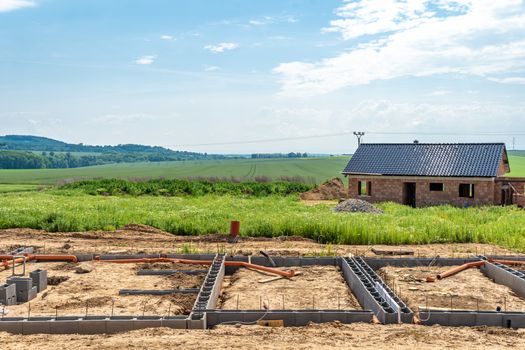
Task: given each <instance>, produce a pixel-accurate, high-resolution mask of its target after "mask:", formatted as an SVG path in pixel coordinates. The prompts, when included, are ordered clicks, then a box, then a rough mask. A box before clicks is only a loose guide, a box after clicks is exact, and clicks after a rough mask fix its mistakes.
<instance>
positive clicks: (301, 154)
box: [252, 152, 308, 159]
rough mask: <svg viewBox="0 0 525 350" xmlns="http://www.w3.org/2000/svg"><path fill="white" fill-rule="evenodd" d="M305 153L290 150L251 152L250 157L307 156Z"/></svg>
mask: <svg viewBox="0 0 525 350" xmlns="http://www.w3.org/2000/svg"><path fill="white" fill-rule="evenodd" d="M307 157H308V154H307V153H300V152H290V153H253V154H252V159H256V158H307Z"/></svg>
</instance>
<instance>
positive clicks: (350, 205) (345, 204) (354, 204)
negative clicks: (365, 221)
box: [334, 199, 383, 214]
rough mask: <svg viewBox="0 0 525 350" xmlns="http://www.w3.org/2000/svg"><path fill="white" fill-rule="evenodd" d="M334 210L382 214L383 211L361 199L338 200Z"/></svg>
mask: <svg viewBox="0 0 525 350" xmlns="http://www.w3.org/2000/svg"><path fill="white" fill-rule="evenodd" d="M334 211H336V212H351V213H372V214H383V211H382V210H381V209H379V208H377V207H376V206H374V205H372V204H370V203H368V202H367V201H364V200H361V199H347V200H344V201H342V202H340V203H339V204H338V205H337V206H336V207H335V208H334Z"/></svg>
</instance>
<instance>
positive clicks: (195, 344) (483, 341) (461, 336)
mask: <svg viewBox="0 0 525 350" xmlns="http://www.w3.org/2000/svg"><path fill="white" fill-rule="evenodd" d="M19 246H36V247H37V248H38V252H39V253H94V252H96V253H172V252H187V251H188V250H190V251H192V252H217V251H221V252H226V253H229V254H244V255H251V254H258V253H259V251H260V250H261V249H263V250H266V251H268V252H269V253H270V254H275V255H296V256H297V255H322V254H334V255H346V254H348V253H353V254H360V255H362V254H366V255H368V256H375V255H374V254H373V253H372V252H371V248H372V246H349V245H332V246H330V247H327V246H324V245H321V244H317V243H316V242H313V241H310V240H306V239H303V238H299V237H283V238H281V239H273V240H272V239H253V238H242V239H241V241H240V242H239V243H237V244H228V243H227V242H226V240H225V237H223V236H220V235H208V236H201V237H177V236H173V235H171V234H168V233H165V232H162V231H159V230H156V229H153V228H148V227H144V226H138V225H135V226H129V227H127V228H125V229H122V230H117V231H110V232H102V231H99V232H73V233H64V232H57V233H54V232H53V233H51V232H45V231H38V230H31V229H11V230H0V253H7V252H9V251H11V250H12V249H13V248H16V247H19ZM374 247H375V248H377V249H392V248H395V249H403V250H405V249H412V250H414V251H415V255H416V256H430V257H434V256H436V255H440V256H442V257H452V256H454V257H459V256H464V257H466V256H470V255H473V254H476V253H483V254H504V253H508V251H506V250H505V249H502V248H500V247H496V246H490V245H482V244H438V245H420V246H406V245H405V246H396V247H389V246H374ZM80 265H81V266H85V267H89V268H93V270H92V272H90V273H87V274H76V273H75V272H74V270H73V269H72V267H73V266H70V264H57V263H54V264H49V266H48V265H47V264H45V265H44V264H42V265H40V264H39V267H43V268H48V271H49V274H50V276H52V277H53V276H54V277H60V276H67V277H69V279H68V280H67V281H64V282H62V283H60V284H58V285H57V286H50V287H48V290H47V291H46V292H44V293H41V295H39V296H38V298H37V299H36V300H35V301H33V302H32V303H31V305H32V306H31V310H32V314H33V315H35V314H37V312H39V311H37V310H41V311H42V313H51V314H54V312H55V306H59V313H60V314H62V311H60V310H62V307H63V308H66V309H67V310H68V312H71V313H81V314H82V313H85V302H86V301H88V305H89V303H90V302H92V305H89V307H88V313H89V314H94V313H103V314H109V313H110V312H111V304H112V301H113V299H116V301H115V307H114V312H115V314H123V313H128V311H129V310H133V312H135V313H137V314H142V312H144V310H146V311H145V313H146V314H150V313H151V314H152V313H160V314H162V313H165V312H166V311H167V310H168V308H169V307H170V306H169V305H170V304H171V305H172V306H171V312H172V313H176V312H177V313H184V309H185V308H187V307H188V305H189V306H191V304H192V303H193V300H191V301H188V300H170V299H171V298H169V297H163V298H162V297H154V298H152V297H150V296H148V297H119V296H118V295H117V294H118V290H119V289H122V288H144V289H146V288H159V289H160V288H170V287H173V288H176V287H177V286H178V287H181V286H184V287H190V286H192V285H193V284H196V283H197V281H196V280H188V281H181V280H180V278H184V277H182V276H179V277H178V278H175V281H174V280H173V279H170V278H167V277H159V276H150V277H144V276H140V277H139V276H136V275H135V272H136V269H137V268H141V267H145V268H158V267H159V266H135V265H113V264H112V265H110V264H97V263H93V262H88V263H82V264H80ZM185 267H186V268H188V266H185ZM301 269H303V270H306V272H305V274H304V275H303V277H304V278H302V279H299V277H297V278H295V281H286V280H282V281H274V282H271V283H270V284H268V285H267V286H265V287H263V288H265V290H266V292H265V293H267V294H268V295H274V293H275V294H281V292H280V291H281V289H282V288H283V285H281V283H285V285H284V287H285V288H290V291H293V293H296V294H295V295H297V299H298V300H299V298H302V297H303V296H302V295H303V294H304V295H308V291H307V292H303V293H301V291H302V290H301V287H297V285H298V284H299V283H305V287H304V288H314V285H315V282H316V281H315V280H317V279H318V277H319V276H317V275H316V270H315V269H313V268H312V269H311V271H309V270H310V269H306V268H301ZM474 272H476V271H475V270H473V271H471V272H464V273H463V274H465V276H468V274H472V273H474ZM330 273H332V272H330ZM333 273H336V271H335V270H334V271H333ZM394 273H395V272H394ZM8 274H9V273H8V272H2V273H0V280H3V279H4V278H5V277H6V276H7V275H8ZM239 276H240V277H241V278H239V279H237V281H234V282H233V284H232V285H231V289H229V290H228V289H227V288H226V287H225V291H226V293H225V295H226V298H225V305H227V304H228V303H230V304H231V303H235V305H236V298H235V297H234V295H235V294H236V292H235V288H239V290H242V289H243V288H245V291H243V294H244V293H252V294H254V295H255V294H257V295H259V294H260V293H261V292H260V291H261V290H262V289H259V288H260V287H259V284H257V286H254V284H255V283H257V282H253V281H254V279H261V278H267V276H262V275H259V274H258V273H256V272H253V271H246V270H240V271H239ZM243 276H244V277H248V278H247V279H245V278H243ZM461 276H462V274H460V275H458V278H466V277H461ZM95 277H96V278H95ZM425 277H426V276H425ZM308 279H313V280H314V281H308ZM243 280H244V281H246V282H243ZM250 281H251V282H250ZM451 281H454V280H451ZM186 282H187V283H186ZM306 282H309V283H306ZM312 282H313V283H312ZM320 282H321V283H318V285H324V286H325V287H326V286H329V287H330V289H322V288H321V289H319V293H321V294H322V293H327V292H324V291H325V290H326V291H328V290H332V288H333V287H336V288H337V286H340V285H341V280H340V275H338V276H337V277H336V276H335V275H334V277H333V278H330V280H325V281H320ZM250 283H251V286H250V285H249V284H250ZM399 283H401V282H399ZM440 283H441V282H440ZM445 283H447V282H446V281H445ZM480 283H481V284H486V285H488V286H491V287H490V288H492V287H493V285H494V284H493V283H492V282H490V281H489V280H487V279H486V278H485V279H484V280H483V279H482V280H481V281H480ZM287 284H289V285H287ZM294 284H295V286H296V287H295V288H294ZM257 289H259V290H257ZM487 289H489V288H487ZM345 292H346V293H347V294H346V297H347V298H348V299H346V302H347V303H348V304H349V305H354V299H353V297H352V295H351V294H349V293H348V292H347V290H346V289H345ZM485 292H487V291H483V290H478V291H476V292H475V294H477V293H485ZM402 293H403V292H402ZM341 294H343V293H341ZM228 295H229V298H228ZM232 297H233V298H232ZM91 298H99V299H91ZM192 298H193V296H192ZM294 298H295V297H294ZM232 299H233V300H232ZM255 299H257V298H255ZM308 299H309V298H308ZM241 300H242V299H241ZM333 301H334V298H333V297H332V298H329V302H330V303H333ZM280 302H282V297H281V300H280V301H279V302H278V303H280ZM293 302H294V299H293V298H292V299H290V300H288V299H287V298H286V299H285V305H286V307H291V306H292V303H293ZM317 302H320V299H319V300H318V301H317ZM495 302H496V301H495ZM145 303H146V304H145ZM256 303H257V304H259V302H258V301H257V302H256ZM289 303H290V304H289ZM118 305H120V306H122V307H119V306H118ZM144 305H146V308H145V309H144ZM271 305H273V302H271V301H270V307H272V306H271ZM256 306H259V305H256ZM307 307H308V306H307ZM177 310H178V311H177ZM124 311H125V312H124ZM10 312H11V313H10V315H26V314H27V307H26V306H24V305H21V306H16V307H14V308H11V309H10ZM524 335H525V331H523V330H518V331H514V330H508V329H499V328H484V327H482V328H466V327H463V328H450V327H437V326H436V327H425V326H414V325H371V324H352V325H340V324H329V325H311V326H308V327H302V328H264V327H259V326H239V327H237V326H221V327H218V328H217V329H213V330H206V331H197V330H192V331H183V330H173V329H148V330H140V331H133V332H126V333H121V334H115V335H31V336H20V335H11V334H8V333H0V348H1V349H2V350H3V349H15V348H25V349H27V348H31V349H32V348H38V349H42V350H45V349H55V348H57V347H68V348H70V347H71V348H82V349H83V348H88V347H97V348H112V349H134V348H136V349H138V348H140V349H143V348H148V349H165V348H168V347H174V346H183V347H184V348H185V349H211V348H219V347H223V348H226V349H228V348H252V349H253V348H257V349H296V348H304V349H327V348H345V349H347V348H352V347H359V348H374V349H378V348H386V347H388V348H394V349H398V348H414V349H420V348H421V349H423V348H426V349H435V348H469V349H478V348H479V349H482V348H487V347H490V348H510V347H515V348H525V337H524Z"/></svg>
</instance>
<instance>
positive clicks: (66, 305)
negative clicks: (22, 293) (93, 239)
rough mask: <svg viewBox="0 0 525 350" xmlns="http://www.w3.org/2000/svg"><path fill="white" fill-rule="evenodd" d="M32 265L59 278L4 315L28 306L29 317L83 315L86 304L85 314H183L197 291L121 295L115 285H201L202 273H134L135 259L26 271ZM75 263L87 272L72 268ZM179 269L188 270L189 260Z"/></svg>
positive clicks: (2, 274)
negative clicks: (131, 262) (151, 274)
mask: <svg viewBox="0 0 525 350" xmlns="http://www.w3.org/2000/svg"><path fill="white" fill-rule="evenodd" d="M168 266H169V265H168ZM171 267H172V268H176V267H173V266H171ZM37 268H40V269H47V271H48V279H50V280H56V281H60V280H64V281H63V282H61V283H59V284H58V285H56V286H52V285H49V286H48V287H47V289H46V290H45V291H43V292H41V293H38V295H37V297H36V298H35V299H33V300H32V301H31V302H30V303H25V304H21V305H16V306H9V307H7V310H8V314H7V316H13V317H14V316H27V315H28V312H29V306H28V305H30V313H31V316H53V315H55V314H56V313H58V315H59V316H66V315H85V314H86V305H87V313H88V314H89V315H111V313H112V312H113V314H114V315H142V314H145V315H165V314H166V315H167V314H168V312H170V314H171V315H175V314H180V315H184V314H185V315H187V314H189V312H190V311H191V308H192V306H193V303H194V302H195V298H196V294H190V295H186V294H185V295H182V294H176V295H167V296H153V295H129V296H126V295H119V290H120V289H178V288H200V286H201V284H202V281H203V279H204V275H187V274H176V275H171V276H137V274H136V272H137V269H138V268H140V267H137V266H136V265H135V264H110V263H96V262H82V263H78V264H72V263H28V264H27V273H29V272H31V271H32V270H35V269H37ZM77 268H82V269H84V270H85V271H91V272H88V273H77V272H76V269H77ZM184 268H186V269H187V268H188V265H185V266H184ZM200 268H202V267H200ZM20 269H21V267H18V268H17V270H18V271H20ZM10 275H11V270H7V271H0V281H3V280H5V279H6V278H7V277H9V276H10ZM112 310H113V311H112Z"/></svg>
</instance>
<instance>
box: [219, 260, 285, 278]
mask: <svg viewBox="0 0 525 350" xmlns="http://www.w3.org/2000/svg"><path fill="white" fill-rule="evenodd" d="M224 265H225V266H239V267H246V268H250V269H254V270H259V271H264V272H269V273H272V274H274V275H279V276H283V277H287V278H291V277H293V276H294V275H295V271H294V270H289V271H282V270H278V269H274V268H272V267H266V266H261V265H255V264H250V263H247V262H244V261H225V262H224Z"/></svg>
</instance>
